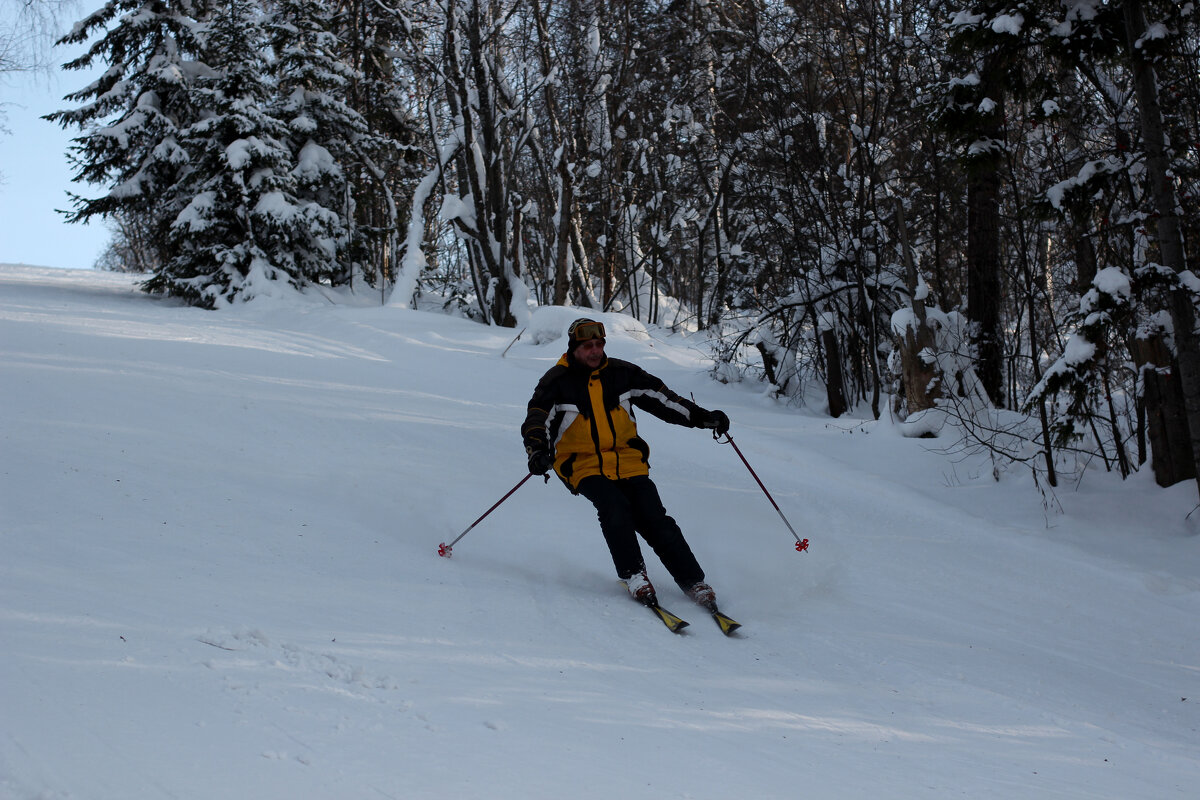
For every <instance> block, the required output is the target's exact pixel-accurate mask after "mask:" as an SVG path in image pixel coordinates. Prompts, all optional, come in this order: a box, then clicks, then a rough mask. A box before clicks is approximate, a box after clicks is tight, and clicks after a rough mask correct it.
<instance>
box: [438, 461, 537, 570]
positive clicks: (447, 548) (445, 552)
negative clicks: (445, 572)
mask: <svg viewBox="0 0 1200 800" xmlns="http://www.w3.org/2000/svg"><path fill="white" fill-rule="evenodd" d="M532 477H533V473H532V472H531V473H529V474H528V475H526V476H525V477H524V478H521V480H520V481H519V482H518V483H517V485H516V486H514V487H513V488H511V489H509V490H508V494H506V495H504V497H501V498H500V499H499V500H497V501H496V503H495V505H493V506H492V507H491V508H489V509H488V510H487V511H485V512H483V514H482V515H480V517H479V519H477V520H475V521H474V522H472V523H471V524H470V525H468V526H467V529H466V530H465V531H463V532H462V533H460V534H459V535H458V536H456V537H455V538H454V541H452V542H451V543H450V544H446V543H445V542H442V543H441V544H439V545H438V555H439V556H442V557H443V558H449V557H450V556H452V555H454V553H453V552H452V551H453V550H454V545H456V544H458V540H459V539H461V538H462V537H464V536H466V535H467V534H468V533H470V532H471V528H474V527H475V526H476V525H478V524H479V523H481V522H483V519H484V517H486V516H487V515H488V514H490V513H492V512H493V511H495V510H496V509H497V508H499V507H500V504H501V503H503V502H504V501H505V500H507V499H508V498H510V497H512V495H513V492H515V491H517V489H520V488H521V487H522V486H524V485H525V481H527V480H529V479H530V478H532Z"/></svg>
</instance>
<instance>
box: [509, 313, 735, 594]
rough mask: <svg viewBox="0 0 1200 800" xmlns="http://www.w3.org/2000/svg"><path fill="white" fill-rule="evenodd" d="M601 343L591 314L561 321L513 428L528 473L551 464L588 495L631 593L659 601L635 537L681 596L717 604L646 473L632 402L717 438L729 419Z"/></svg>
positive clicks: (565, 480) (541, 470)
mask: <svg viewBox="0 0 1200 800" xmlns="http://www.w3.org/2000/svg"><path fill="white" fill-rule="evenodd" d="M605 342H606V339H605V331H604V325H603V324H602V323H600V322H597V321H596V320H592V319H586V318H583V319H577V320H575V321H574V322H573V323H571V326H570V328H568V331H567V352H566V353H564V354H563V356H562V358H560V359H559V360H558V363H557V364H555V365H554V366H553V367H551V368H550V369H549V370H548V371H547V372H546V374H545V375H543V376H542V379H541V380H540V381H539V382H538V385H537V388H535V389H534V391H533V397H531V398H530V400H529V406H528V412H527V414H526V416H525V422H524V424H523V425H522V426H521V436H522V438H523V440H524V443H525V452H526V454H527V455H528V457H529V471H530V472H531V473H532V474H535V475H545V474H546V473H548V472H549V471H550V470H551V469H553V470H554V472H555V473H556V474H557V475H558V477H559V478H561V479H562V481H563V483H565V484H566V485H567V488H568V489H570V490H571V492H572V494H581V495H583V496H584V497H586V498H587V499H588V500H590V501H591V502H592V505H594V506H595V507H596V514H597V516H598V517H599V519H600V530H601V532H602V533H603V534H604V540H605V542H607V544H608V549H609V552H610V553H611V554H612V559H613V565H614V566H615V567H616V570H617V577H618V578H619V579H621V581H623V582H624V583H625V585H626V586H627V587H628V589H629V593H630V595H632V596H633V598H634V599H635V600H637V601H639V602H642V603H645V604H647V605H651V606H656V605H657V604H658V600H657V597H656V595H655V592H654V587H653V586H652V585H651V583H650V580H649V579H648V578H647V576H646V563H645V561H644V560H643V558H642V552H641V547H640V546H639V544H638V538H637V535H638V534H641V536H642V538H643V539H644V540H645V541H646V543H647V544H649V545H650V547H651V548H652V549H653V550H654V552H655V554H657V555H658V557H659V560H661V561H662V563H663V566H664V567H666V569H667V571H668V572H669V573H670V574H671V577H672V578H674V580H675V582H676V583H677V584H678V585H679V587H680V588H681V589H683V591H684V593H685V594H687V595H688V597H690V598H691V599H692V600H694V601H696V602H697V603H699V604H701V605H704V606H708V607H711V608H715V607H716V597H715V594H714V592H713V590H712V587H710V586H709V585H708V584H707V583H705V582H704V570H702V569H701V568H700V565H699V563H697V561H696V557H695V556H694V555H693V554H692V550H691V548H690V547H689V546H688V543H687V540H686V539H684V536H683V532H682V531H681V530H680V528H679V525H678V524H677V523H676V522H675V520H674V519H672V518H671V517H670V516H668V515H667V512H666V509H665V508H663V504H662V500H661V499H660V498H659V495H658V488H657V487H656V486H655V485H654V482H653V481H651V480H650V476H649V472H650V464H649V453H650V448H649V446H648V445H647V444H646V442H645V441H644V440H643V439H642V438H641V437H640V436H639V435H638V431H637V424H636V422H635V420H634V414H633V406H637V407H638V408H640V409H642V410H644V411H647V412H649V413H651V414H653V415H654V416H656V417H658V418H659V419H662V420H664V421H666V422H670V423H673V424H675V425H684V426H687V427H692V428H707V429H711V430H714V431H716V433H717V434H718V435H720V434H724V433H725V432H727V431H728V430H729V417H727V416H726V415H725V414H724V413H723V412H721V411H707V410H705V409H703V408H701V407H700V406H698V405H696V404H695V403H693V402H691V401H690V400H686V399H684V398H682V397H680V396H679V395H677V394H675V393H674V392H672V391H671V390H670V389H668V388H667V387H666V385H665V384H664V383H663V382H662V381H661V380H659V379H658V378H656V377H654V376H653V375H651V374H650V373H648V372H646V371H645V370H643V369H642V368H641V367H639V366H637V365H636V364H633V363H630V362H628V361H622V360H620V359H616V358H609V357H608V356H607V355H606V354H605V352H604V346H605Z"/></svg>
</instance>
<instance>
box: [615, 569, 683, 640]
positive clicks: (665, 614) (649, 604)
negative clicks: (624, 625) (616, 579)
mask: <svg viewBox="0 0 1200 800" xmlns="http://www.w3.org/2000/svg"><path fill="white" fill-rule="evenodd" d="M620 584H621V585H622V586H624V587H625V588H626V589H628V588H629V586H628V584H626V583H625V581H620ZM634 602H636V603H641V604H642V605H644V606H645V607H646V608H648V609H650V610H651V611H653V612H654V616H656V617H658V618H659V619H660V620H662V624H663V625H666V626H667V630H669V631H670V632H671V633H679V632H680V631H682V630H683V629H684V628H686V627H687V626H688V624H687V620H683V619H680V618H679V617H677V616H675V615H674V614H672V613H671V612H670V611H667V610H666V609H665V608H663V607H662V606H660V605H659V604H658V598H656V597H654V596H653V595H651V596H650V597H649V598H648V599H646V600H637V599H636V598H635V599H634Z"/></svg>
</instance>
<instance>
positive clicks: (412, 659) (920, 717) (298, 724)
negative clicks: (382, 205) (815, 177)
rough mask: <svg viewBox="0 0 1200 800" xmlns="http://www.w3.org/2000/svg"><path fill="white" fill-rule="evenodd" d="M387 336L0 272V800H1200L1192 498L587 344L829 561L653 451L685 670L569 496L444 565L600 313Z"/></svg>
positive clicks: (626, 328) (682, 447)
mask: <svg viewBox="0 0 1200 800" xmlns="http://www.w3.org/2000/svg"><path fill="white" fill-rule="evenodd" d="M378 302H379V298H378V294H377V293H375V292H373V291H371V290H369V289H364V290H363V292H362V293H361V295H358V296H355V295H351V294H347V293H343V294H333V293H331V292H325V293H319V292H318V293H311V294H309V295H306V296H293V297H287V296H279V297H272V298H264V299H261V300H259V301H256V302H253V303H250V304H247V305H244V306H239V307H235V308H231V309H226V310H224V311H220V312H206V311H201V310H197V309H192V308H186V307H183V306H180V305H178V304H177V303H174V302H171V301H164V300H162V299H155V298H152V297H148V296H145V295H143V294H142V293H140V292H139V291H138V290H137V289H136V287H135V280H134V279H132V278H130V277H128V276H122V275H116V274H107V273H98V272H91V271H87V270H55V269H41V268H34V267H26V266H7V267H0V642H2V648H3V657H0V797H3V798H5V800H8V798H19V799H20V800H33V798H40V799H46V798H53V799H54V800H60V799H61V798H86V799H87V800H141V799H142V798H145V799H147V800H150V799H152V798H190V799H194V800H210V799H211V798H223V799H225V798H246V800H269V799H274V798H279V799H281V800H282V799H285V798H286V799H287V800H296V799H298V798H299V799H307V798H314V799H324V798H328V799H329V800H335V799H336V800H346V799H347V798H354V799H356V800H357V799H358V798H364V799H365V798H373V797H381V798H402V799H403V800H419V799H421V798H454V799H455V800H463V799H464V798H480V799H483V798H488V799H489V800H494V799H496V798H522V799H524V798H546V799H547V800H549V799H550V798H556V799H557V798H571V799H572V800H590V799H591V798H596V800H600V799H601V798H603V800H611V799H612V798H621V799H622V800H642V799H643V798H644V799H645V800H650V799H651V798H654V799H655V800H660V799H662V798H699V799H702V800H731V799H737V798H755V800H767V799H768V798H797V797H804V798H817V799H819V798H944V797H954V798H1004V800H1012V798H1081V799H1082V798H1087V800H1096V798H1114V799H1116V798H1119V799H1120V800H1128V799H1129V798H1171V797H1181V798H1183V797H1187V798H1191V797H1195V796H1196V795H1195V792H1196V787H1197V786H1200V746H1198V745H1200V731H1198V728H1200V635H1198V634H1200V558H1198V556H1197V548H1198V547H1200V538H1198V537H1197V536H1196V532H1197V526H1198V525H1200V521H1198V520H1197V516H1200V515H1197V514H1192V515H1191V517H1190V518H1189V516H1188V515H1189V512H1191V511H1192V509H1193V507H1194V505H1195V504H1196V487H1195V485H1194V484H1192V483H1186V484H1181V485H1178V486H1175V487H1172V488H1170V489H1166V490H1163V489H1159V488H1157V487H1156V486H1154V484H1153V482H1152V480H1151V478H1150V474H1149V469H1145V470H1143V471H1142V472H1141V473H1139V474H1138V475H1137V476H1135V477H1134V478H1133V479H1132V480H1129V481H1126V482H1121V481H1120V480H1119V479H1117V478H1116V477H1115V476H1113V475H1111V474H1106V473H1104V472H1103V470H1102V469H1101V467H1100V465H1094V467H1093V468H1092V469H1091V471H1090V472H1088V473H1087V474H1086V475H1085V477H1084V479H1083V481H1082V482H1081V483H1078V484H1074V483H1073V484H1071V485H1067V486H1062V487H1060V488H1058V489H1057V490H1055V491H1054V492H1053V493H1052V494H1048V495H1043V494H1042V493H1040V492H1039V491H1038V490H1037V489H1036V488H1035V486H1034V485H1033V482H1032V480H1031V479H1030V478H1029V477H1028V476H1027V475H1024V474H1022V473H1021V472H1020V471H1018V470H1009V471H1007V472H1000V473H999V480H996V479H995V478H994V477H993V468H992V465H991V464H990V463H988V462H987V461H985V460H983V459H982V458H975V457H971V456H958V457H952V456H950V455H948V454H947V453H946V452H941V451H942V450H943V449H944V448H947V447H949V446H950V445H952V444H953V442H952V441H951V440H950V438H948V437H949V433H948V432H944V433H943V438H941V439H936V440H915V439H907V438H904V437H903V436H901V435H900V434H899V432H898V431H897V430H896V428H895V426H894V424H893V423H892V422H891V421H889V420H888V419H887V417H886V416H885V417H884V419H882V420H880V421H878V422H876V421H873V420H870V419H848V418H843V419H837V420H833V419H829V418H828V417H826V416H823V415H822V414H821V413H819V409H808V408H798V407H795V406H788V405H786V404H783V403H781V402H780V401H778V400H776V399H773V398H772V397H771V396H770V395H768V394H767V393H764V392H763V391H762V390H761V387H757V386H754V385H750V384H740V385H722V384H719V383H715V382H713V381H712V380H711V379H710V378H709V377H708V375H707V372H706V368H705V360H704V356H705V353H706V348H705V345H704V342H703V340H702V339H700V338H698V337H695V336H690V337H684V336H678V335H668V333H667V332H665V331H664V330H662V329H659V328H655V327H653V326H642V325H640V324H638V323H636V322H633V321H631V320H624V322H623V323H622V324H617V323H618V322H619V321H621V318H617V317H615V316H613V315H604V317H603V318H604V319H605V321H606V322H608V323H610V325H609V327H610V332H609V340H608V350H609V353H610V354H611V355H615V356H618V357H622V358H628V359H631V360H634V361H636V362H638V363H640V364H642V365H643V366H645V367H646V368H647V369H649V370H650V371H651V372H653V373H655V374H657V375H659V376H660V377H662V378H663V379H664V380H665V381H666V382H667V384H668V385H669V386H671V387H672V388H673V389H675V390H676V391H678V392H680V393H683V394H690V395H694V397H695V399H696V401H697V402H699V403H700V404H701V405H703V406H706V407H709V408H720V409H722V410H724V411H726V412H727V413H728V414H729V416H730V418H731V419H732V420H733V428H732V434H733V436H734V438H735V441H736V442H737V444H738V446H739V447H740V448H741V450H742V452H743V453H744V454H745V455H746V458H747V459H748V460H749V462H750V464H751V465H752V466H753V467H754V469H755V471H756V472H757V473H758V475H759V476H760V477H761V478H762V480H763V482H764V483H765V484H766V486H767V487H768V488H769V489H770V490H771V492H772V494H773V495H774V497H775V499H776V500H777V501H778V502H779V505H780V508H781V509H782V510H783V512H784V514H785V515H786V516H787V518H788V519H789V520H790V521H791V522H792V524H793V525H795V526H796V528H797V530H798V531H799V532H800V533H801V534H802V535H803V536H805V537H807V538H809V539H810V540H811V548H810V550H809V551H808V552H807V553H800V552H796V550H795V549H794V547H793V545H794V539H793V538H792V536H791V534H790V533H789V532H788V531H787V529H786V527H785V526H784V524H783V522H782V520H781V519H780V518H779V516H778V514H777V513H776V511H775V509H774V508H773V507H772V506H771V505H770V504H769V503H768V501H767V499H766V498H765V497H764V495H763V493H762V492H761V491H760V490H759V488H758V486H757V484H756V483H755V482H754V480H753V478H752V477H751V475H750V473H749V472H748V471H747V470H746V467H745V466H744V465H743V464H742V462H741V460H740V459H738V457H737V455H736V453H735V452H734V451H733V449H732V448H731V447H729V446H728V445H725V444H719V443H717V442H714V441H713V439H712V437H711V436H710V435H709V433H707V432H704V431H699V430H690V429H685V428H680V427H674V426H669V425H666V424H665V423H661V422H660V421H658V420H656V419H654V418H652V417H649V416H648V415H645V414H643V415H641V416H640V418H639V422H640V426H641V431H642V433H643V435H644V436H645V438H646V439H647V440H648V441H649V442H650V445H651V448H652V453H651V462H652V465H653V469H652V473H651V474H652V476H653V477H654V478H655V479H656V481H657V483H658V485H659V488H660V490H661V492H662V495H663V498H664V501H665V503H666V505H667V508H668V509H669V510H670V511H671V512H672V514H673V515H674V516H675V517H676V518H677V519H678V520H679V522H680V524H681V525H682V527H683V529H684V531H685V532H686V533H687V535H688V537H689V540H690V541H691V544H692V547H693V549H694V550H695V551H696V553H697V555H698V557H699V559H700V562H701V564H702V565H704V567H705V568H706V570H707V571H708V578H709V581H710V582H711V583H712V585H713V586H714V587H715V588H716V590H717V594H718V598H719V600H720V601H721V604H722V608H723V610H725V611H726V612H727V613H729V614H730V615H731V616H733V617H735V618H736V619H738V620H740V621H741V622H742V623H744V625H745V627H744V628H743V629H742V631H740V632H739V635H736V636H734V637H731V638H725V637H723V636H722V635H721V633H720V631H719V630H718V628H717V626H716V625H715V624H714V623H713V622H712V621H711V620H709V619H707V618H706V615H705V614H704V613H703V612H702V610H701V609H699V608H698V607H696V606H694V605H691V604H690V603H689V602H688V601H687V600H686V599H685V598H684V597H683V596H682V594H681V593H680V592H679V590H678V589H677V588H675V587H674V586H672V585H671V584H670V581H669V579H668V578H667V576H666V574H665V572H664V571H663V570H662V568H661V566H660V565H659V564H658V563H657V562H656V561H654V560H653V558H652V557H651V559H650V576H651V579H652V580H654V581H655V582H656V583H657V585H658V588H659V595H660V599H661V600H662V602H663V603H664V605H665V606H666V607H667V608H669V609H671V610H672V611H674V612H676V613H677V614H679V615H680V616H683V617H685V618H687V619H689V621H691V623H692V625H691V627H690V628H688V629H687V631H686V633H685V634H683V635H674V634H672V633H670V632H669V631H667V630H666V628H665V627H663V625H662V624H661V623H659V622H658V621H657V620H656V619H655V618H654V617H653V616H652V615H651V614H650V613H649V612H648V611H647V610H646V609H644V608H641V607H639V606H637V605H636V604H634V603H633V602H632V601H631V600H629V599H628V597H627V596H626V595H625V594H624V593H623V590H622V589H621V587H620V586H618V584H617V582H616V580H615V576H614V574H613V571H612V565H611V562H610V560H609V557H608V554H607V551H606V549H605V547H604V543H603V541H602V539H601V537H600V534H599V530H598V526H597V523H596V519H595V516H594V513H593V511H592V509H591V507H590V505H589V504H588V503H587V501H585V500H583V499H581V498H576V497H572V496H571V495H570V494H569V493H568V492H567V491H566V490H565V489H564V488H563V487H562V485H561V484H559V483H558V482H557V481H551V482H550V483H549V484H548V485H547V484H545V483H543V482H542V481H541V480H531V481H529V482H527V483H526V484H525V485H524V486H523V487H521V488H520V489H519V490H518V491H517V492H516V493H515V494H513V496H512V497H511V498H509V500H508V501H506V502H505V503H504V504H502V505H501V506H500V507H499V508H497V509H496V510H495V511H494V512H493V513H492V514H491V515H490V516H488V517H487V518H486V519H485V520H484V521H483V522H481V523H480V524H479V525H478V526H477V527H475V528H474V529H472V530H471V531H470V533H469V535H467V536H466V537H464V538H463V539H462V541H461V542H459V544H458V545H457V546H456V547H455V548H454V556H453V558H449V559H446V558H439V557H438V554H437V548H438V545H439V543H441V542H446V541H449V540H451V539H453V538H454V537H455V536H457V535H458V534H460V533H462V531H463V530H464V529H466V528H467V527H468V526H469V525H470V524H471V523H472V522H473V521H474V520H475V519H476V518H477V517H478V516H479V515H480V514H482V513H483V512H484V511H485V510H486V509H487V508H488V507H489V506H491V505H492V504H493V503H494V502H495V501H496V500H498V499H499V498H500V497H501V496H502V495H503V494H504V493H505V492H507V491H508V490H509V489H511V488H512V487H513V486H514V485H516V483H517V482H518V481H519V480H520V479H521V478H522V477H523V476H524V475H525V458H524V453H523V451H522V449H521V445H520V436H519V433H518V427H519V424H520V422H521V420H522V418H523V416H524V413H525V403H526V401H527V400H528V397H529V394H530V392H531V391H532V388H533V386H534V384H535V382H536V381H537V379H538V378H539V377H540V376H541V374H542V373H543V372H544V371H545V370H546V369H548V368H549V367H550V366H551V365H552V364H553V363H554V362H555V360H556V359H557V358H558V356H559V355H560V354H561V352H562V350H563V342H564V339H563V337H562V331H563V329H565V327H566V324H567V322H568V321H569V320H570V319H571V318H572V317H573V316H575V315H576V314H577V313H578V312H577V311H575V310H573V309H542V310H539V311H538V312H537V313H535V314H534V315H533V317H532V321H531V323H530V326H529V328H528V329H527V331H526V333H525V334H524V335H522V336H521V338H520V339H518V340H517V341H516V342H515V343H513V338H514V336H515V335H516V333H517V332H516V331H513V330H506V329H498V328H492V327H486V326H483V325H480V324H476V323H472V322H469V321H466V320H463V319H459V318H455V317H452V316H447V315H444V314H440V313H432V312H429V311H421V310H416V311H414V310H405V309H400V308H395V307H387V306H382V307H381V306H379V305H377V304H378ZM510 344H511V345H512V346H511V347H509V345H510ZM505 348H508V350H507V353H505V352H504V351H505Z"/></svg>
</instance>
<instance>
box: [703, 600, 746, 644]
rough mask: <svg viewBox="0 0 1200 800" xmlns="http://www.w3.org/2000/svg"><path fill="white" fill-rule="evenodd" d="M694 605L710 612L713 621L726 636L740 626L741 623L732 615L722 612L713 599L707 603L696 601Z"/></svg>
mask: <svg viewBox="0 0 1200 800" xmlns="http://www.w3.org/2000/svg"><path fill="white" fill-rule="evenodd" d="M696 605H699V606H702V607H703V608H704V609H705V610H706V611H708V613H709V614H712V618H713V621H714V622H716V623H717V624H718V625H720V626H721V633H723V634H725V635H726V636H732V635H733V632H734V631H736V630H737V629H738V628H740V627H742V623H740V622H738V621H737V620H736V619H734V618H733V617H730V616H727V615H725V614H722V613H721V610H720V609H719V608H717V603H716V601H715V600H714V601H711V602H708V603H704V602H700V601H697V602H696Z"/></svg>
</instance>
